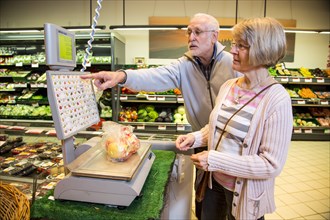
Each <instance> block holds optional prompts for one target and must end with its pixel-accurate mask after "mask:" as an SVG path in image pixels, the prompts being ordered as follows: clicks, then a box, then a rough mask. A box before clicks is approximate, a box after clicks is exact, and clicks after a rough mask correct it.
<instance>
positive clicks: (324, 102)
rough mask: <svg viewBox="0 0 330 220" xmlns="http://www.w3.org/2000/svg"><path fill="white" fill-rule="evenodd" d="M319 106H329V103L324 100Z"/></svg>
mask: <svg viewBox="0 0 330 220" xmlns="http://www.w3.org/2000/svg"><path fill="white" fill-rule="evenodd" d="M320 103H321V105H329V101H326V100H321V102H320Z"/></svg>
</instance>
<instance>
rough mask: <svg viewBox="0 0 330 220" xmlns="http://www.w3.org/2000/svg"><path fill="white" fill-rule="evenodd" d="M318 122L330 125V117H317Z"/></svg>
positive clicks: (322, 124)
mask: <svg viewBox="0 0 330 220" xmlns="http://www.w3.org/2000/svg"><path fill="white" fill-rule="evenodd" d="M316 120H317V122H318V123H319V124H320V125H321V126H324V127H329V126H330V117H326V118H316Z"/></svg>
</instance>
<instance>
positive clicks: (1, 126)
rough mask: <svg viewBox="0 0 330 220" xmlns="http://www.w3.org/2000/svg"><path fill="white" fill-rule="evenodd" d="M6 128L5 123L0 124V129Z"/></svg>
mask: <svg viewBox="0 0 330 220" xmlns="http://www.w3.org/2000/svg"><path fill="white" fill-rule="evenodd" d="M6 128H8V126H7V125H0V129H6Z"/></svg>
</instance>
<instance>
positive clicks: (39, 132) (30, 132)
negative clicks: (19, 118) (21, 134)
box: [25, 129, 44, 134]
mask: <svg viewBox="0 0 330 220" xmlns="http://www.w3.org/2000/svg"><path fill="white" fill-rule="evenodd" d="M43 131H44V130H43V129H29V130H27V131H26V132H25V133H27V134H41V133H42V132H43Z"/></svg>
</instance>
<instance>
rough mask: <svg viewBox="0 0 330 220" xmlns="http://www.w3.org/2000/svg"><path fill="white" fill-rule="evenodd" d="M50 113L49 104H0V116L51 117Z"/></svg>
mask: <svg viewBox="0 0 330 220" xmlns="http://www.w3.org/2000/svg"><path fill="white" fill-rule="evenodd" d="M51 116H52V113H51V110H50V107H49V106H46V105H43V106H37V107H35V106H30V105H21V104H18V105H0V117H1V118H29V117H33V118H35V117H44V118H48V119H49V118H51Z"/></svg>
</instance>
